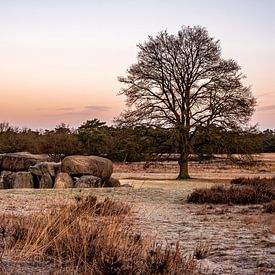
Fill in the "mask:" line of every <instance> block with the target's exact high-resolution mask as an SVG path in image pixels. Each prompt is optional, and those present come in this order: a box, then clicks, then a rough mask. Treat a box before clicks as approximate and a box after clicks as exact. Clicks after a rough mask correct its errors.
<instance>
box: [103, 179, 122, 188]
mask: <svg viewBox="0 0 275 275" xmlns="http://www.w3.org/2000/svg"><path fill="white" fill-rule="evenodd" d="M119 186H120V181H119V180H118V179H115V178H112V177H110V178H109V179H108V180H106V181H105V182H104V183H103V187H119Z"/></svg>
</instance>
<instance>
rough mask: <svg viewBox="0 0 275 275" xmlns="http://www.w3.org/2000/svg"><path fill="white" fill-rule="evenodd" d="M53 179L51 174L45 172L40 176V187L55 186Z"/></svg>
mask: <svg viewBox="0 0 275 275" xmlns="http://www.w3.org/2000/svg"><path fill="white" fill-rule="evenodd" d="M53 185H54V183H53V180H52V177H51V176H50V174H44V175H42V176H41V177H40V180H39V188H42V189H44V188H53Z"/></svg>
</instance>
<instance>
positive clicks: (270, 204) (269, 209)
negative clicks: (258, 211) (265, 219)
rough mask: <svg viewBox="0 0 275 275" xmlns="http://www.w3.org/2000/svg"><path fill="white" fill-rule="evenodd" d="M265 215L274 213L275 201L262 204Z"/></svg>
mask: <svg viewBox="0 0 275 275" xmlns="http://www.w3.org/2000/svg"><path fill="white" fill-rule="evenodd" d="M264 212H265V213H274V212H275V200H273V201H271V202H268V203H266V204H264Z"/></svg>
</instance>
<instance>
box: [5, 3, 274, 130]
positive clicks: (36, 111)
mask: <svg viewBox="0 0 275 275" xmlns="http://www.w3.org/2000/svg"><path fill="white" fill-rule="evenodd" d="M190 2H191V1H176V0H173V1H161V0H159V1H156V0H151V1H143V0H141V1H123V0H118V1H114V2H113V3H112V2H111V1H86V0H80V1H70V0H67V1H64V0H57V1H53V0H48V1H34V0H26V1H19V0H11V1H1V0H0V92H1V101H0V121H9V122H10V123H11V124H13V125H17V126H27V127H32V128H53V127H54V126H55V125H57V124H59V123H60V122H65V123H67V124H69V125H71V126H74V127H77V126H78V125H80V124H81V123H82V122H84V121H86V120H88V119H92V118H95V117H97V118H99V119H101V120H104V121H107V122H109V123H110V122H111V121H112V119H113V117H114V116H118V115H119V113H120V112H121V111H122V110H123V108H124V98H123V97H118V96H117V93H118V91H119V89H120V83H119V82H118V81H117V76H121V75H124V74H125V71H126V69H127V68H128V67H129V66H130V65H131V64H132V63H134V62H135V58H136V54H137V49H136V44H137V43H139V42H143V41H144V40H145V39H146V38H147V36H148V35H154V34H156V33H157V32H158V31H160V30H163V29H168V31H169V32H172V33H175V32H176V31H177V30H178V29H179V28H180V27H181V26H182V25H196V24H198V25H203V26H205V27H206V28H207V29H208V30H209V33H210V35H211V36H214V37H215V38H217V39H220V41H221V45H222V49H223V51H222V52H223V55H224V57H225V58H233V59H234V60H236V61H237V62H238V63H239V64H240V65H241V67H242V71H243V73H244V74H245V75H246V76H247V79H246V82H245V83H246V84H248V85H251V88H252V91H253V94H254V96H255V97H256V98H257V101H258V107H257V111H256V112H255V115H254V116H253V119H252V123H253V124H254V123H259V127H260V128H261V129H265V128H272V129H275V119H274V118H275V74H274V72H275V37H274V33H275V20H274V17H273V15H274V13H275V4H274V1H272V0H270V1H268V0H263V1H254V0H251V1H248V0H247V1H245V0H243V1H237V0H235V1H224V0H210V1H202V0H198V1H196V4H195V3H190ZM206 2H207V4H206Z"/></svg>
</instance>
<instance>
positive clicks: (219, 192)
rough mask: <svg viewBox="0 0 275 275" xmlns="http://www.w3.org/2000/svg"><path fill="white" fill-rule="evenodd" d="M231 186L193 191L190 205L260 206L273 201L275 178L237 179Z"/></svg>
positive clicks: (274, 196)
mask: <svg viewBox="0 0 275 275" xmlns="http://www.w3.org/2000/svg"><path fill="white" fill-rule="evenodd" d="M231 183H232V184H231V186H229V187H228V186H214V187H212V188H201V189H196V190H195V191H193V192H192V193H191V194H190V195H189V196H188V198H187V201H188V202H190V203H213V204H242V205H244V204H260V203H266V202H270V201H271V200H273V199H275V178H270V179H268V178H237V179H233V180H232V181H231Z"/></svg>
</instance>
